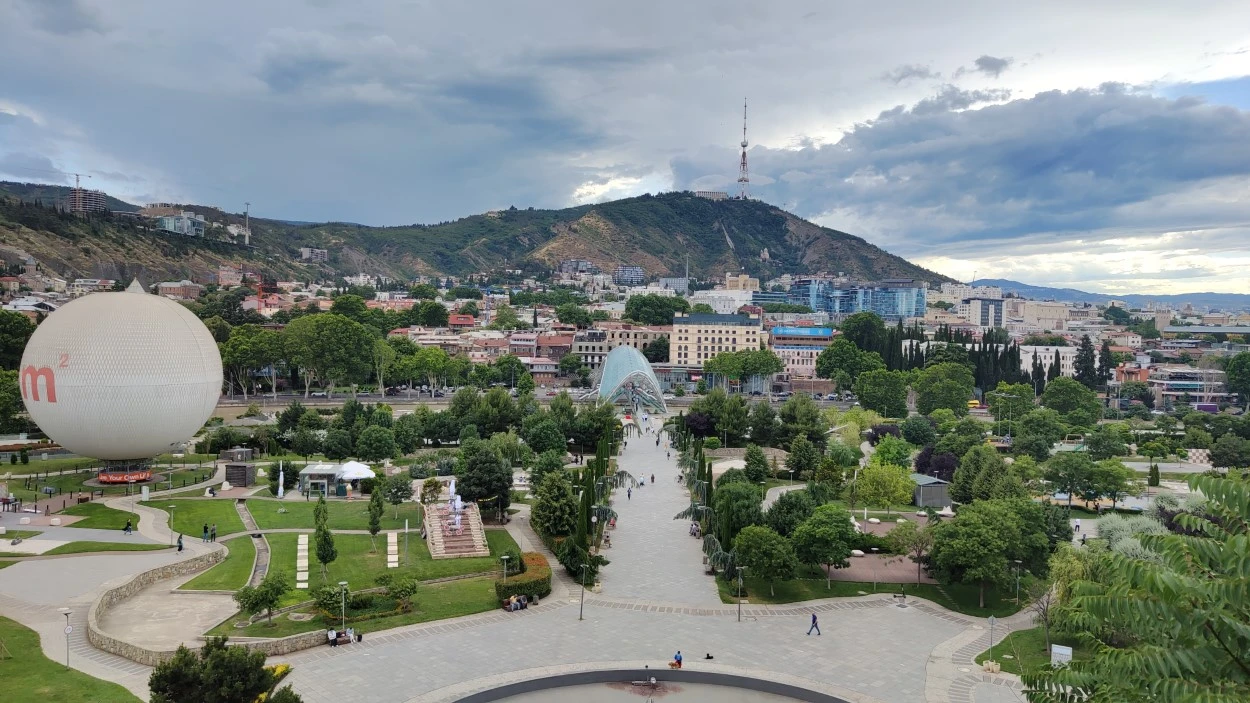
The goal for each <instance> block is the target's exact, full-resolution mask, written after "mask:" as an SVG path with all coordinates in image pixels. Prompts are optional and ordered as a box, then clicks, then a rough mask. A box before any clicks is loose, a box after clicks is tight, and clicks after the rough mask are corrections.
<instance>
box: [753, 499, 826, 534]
mask: <svg viewBox="0 0 1250 703" xmlns="http://www.w3.org/2000/svg"><path fill="white" fill-rule="evenodd" d="M815 509H816V503H815V502H813V501H812V499H811V496H809V495H808V493H807V491H790V492H788V493H782V494H781V495H780V496H778V497H777V500H776V501H774V502H773V504H772V505H771V506H769V508H768V512H766V513H764V524H766V525H768V526H769V527H771V528H772V529H773V531H774V532H776V533H777V534H779V535H781V536H782V537H789V536H790V534H791V533H792V532H794V530H795V529H796V528H797V527H798V526H799V523H801V522H803V521H804V520H806V519H807V518H809V517H811V514H812V511H814V510H815Z"/></svg>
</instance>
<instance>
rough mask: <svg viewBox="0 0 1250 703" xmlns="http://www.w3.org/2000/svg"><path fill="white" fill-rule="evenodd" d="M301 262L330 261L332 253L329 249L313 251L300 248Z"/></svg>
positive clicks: (309, 248)
mask: <svg viewBox="0 0 1250 703" xmlns="http://www.w3.org/2000/svg"><path fill="white" fill-rule="evenodd" d="M299 258H300V261H329V260H330V252H329V250H327V249H313V248H312V247H300V248H299Z"/></svg>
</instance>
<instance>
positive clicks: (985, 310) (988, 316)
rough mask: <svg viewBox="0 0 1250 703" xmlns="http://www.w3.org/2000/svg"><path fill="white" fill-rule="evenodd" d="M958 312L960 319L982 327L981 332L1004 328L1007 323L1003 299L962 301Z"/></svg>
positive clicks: (968, 299)
mask: <svg viewBox="0 0 1250 703" xmlns="http://www.w3.org/2000/svg"><path fill="white" fill-rule="evenodd" d="M956 310H957V312H958V314H959V316H960V317H962V318H963V319H965V320H967V321H968V322H971V323H972V324H974V325H976V326H977V327H980V328H981V331H985V330H989V329H993V328H995V327H1002V326H1003V325H1004V324H1005V323H1006V321H1007V320H1006V316H1005V315H1004V314H1003V313H1004V305H1003V299H1002V298H967V299H965V300H962V301H960V303H959V305H958V306H957V307H956Z"/></svg>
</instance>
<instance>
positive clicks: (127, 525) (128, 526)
mask: <svg viewBox="0 0 1250 703" xmlns="http://www.w3.org/2000/svg"><path fill="white" fill-rule="evenodd" d="M122 531H123V532H125V533H126V534H127V535H129V534H130V533H131V532H133V531H134V528H133V527H131V523H130V520H129V519H127V520H126V527H125V529H123V530H122Z"/></svg>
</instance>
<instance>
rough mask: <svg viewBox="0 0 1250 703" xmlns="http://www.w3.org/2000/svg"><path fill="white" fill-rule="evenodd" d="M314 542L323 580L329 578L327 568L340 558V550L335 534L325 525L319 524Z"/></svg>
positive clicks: (314, 535)
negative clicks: (336, 545)
mask: <svg viewBox="0 0 1250 703" xmlns="http://www.w3.org/2000/svg"><path fill="white" fill-rule="evenodd" d="M313 543H314V544H315V548H316V550H317V563H319V564H321V580H322V581H325V580H327V572H326V569H327V568H328V567H329V566H330V564H332V563H334V560H335V559H338V558H339V550H338V549H337V548H336V547H335V546H334V535H333V533H331V532H330V530H329V528H327V527H326V526H325V525H318V526H317V530H316V532H314V533H313Z"/></svg>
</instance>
